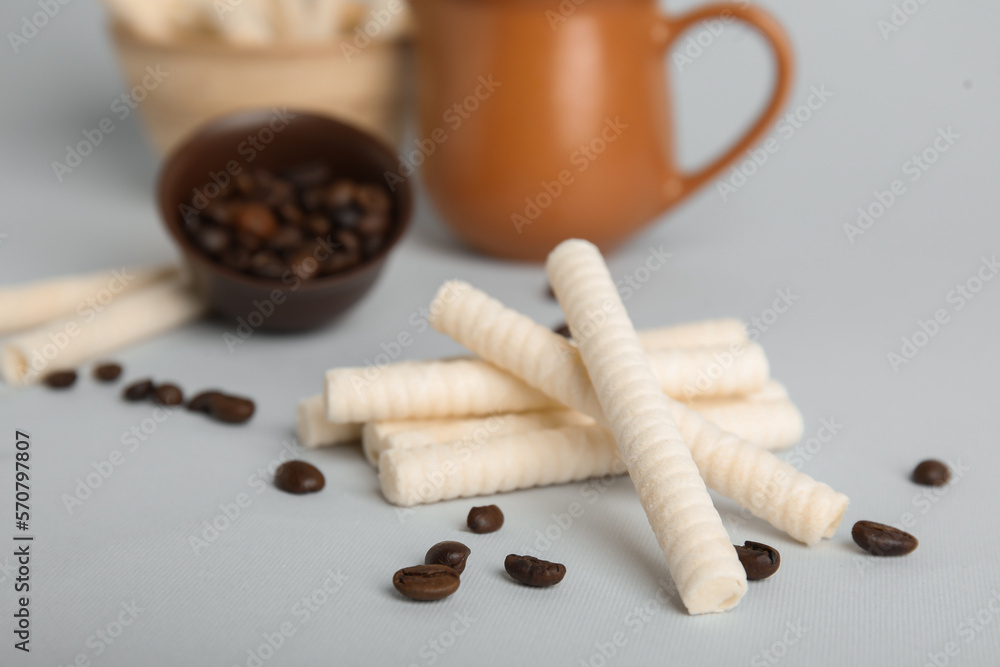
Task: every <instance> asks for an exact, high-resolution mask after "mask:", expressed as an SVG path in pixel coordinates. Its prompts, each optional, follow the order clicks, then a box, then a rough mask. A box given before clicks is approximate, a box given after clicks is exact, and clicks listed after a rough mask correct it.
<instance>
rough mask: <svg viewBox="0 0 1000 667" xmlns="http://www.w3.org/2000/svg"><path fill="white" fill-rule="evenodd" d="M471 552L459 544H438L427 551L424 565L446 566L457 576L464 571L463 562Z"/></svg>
mask: <svg viewBox="0 0 1000 667" xmlns="http://www.w3.org/2000/svg"><path fill="white" fill-rule="evenodd" d="M470 553H472V550H471V549H469V547H467V546H465V545H464V544H462V543H461V542H450V541H449V542H438V543H437V544H435V545H434V546H432V547H431V548H430V549H428V550H427V555H426V556H424V564H425V565H447V566H448V567H450V568H451V569H453V570H455V572H458V573H459V574H462V572H464V571H465V560H466V559H467V558H468V557H469V554H470Z"/></svg>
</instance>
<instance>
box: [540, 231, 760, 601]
mask: <svg viewBox="0 0 1000 667" xmlns="http://www.w3.org/2000/svg"><path fill="white" fill-rule="evenodd" d="M546 267H547V270H548V274H549V282H550V283H551V285H552V289H553V291H554V292H555V293H556V297H557V298H558V299H559V304H560V305H561V306H562V308H563V312H564V313H565V314H566V321H567V322H568V323H569V327H570V331H571V332H573V338H574V339H575V340H576V341H577V343H578V345H579V346H580V358H581V359H582V360H583V363H584V366H585V367H586V369H587V371H588V374H589V375H590V379H591V381H592V383H593V388H594V391H595V392H596V394H597V397H598V401H599V402H600V404H601V408H602V409H603V412H604V415H605V418H606V420H607V423H608V425H609V426H610V427H611V432H612V433H613V434H614V436H615V441H616V442H617V443H618V449H619V451H620V452H621V455H622V459H623V460H624V461H625V464H626V466H627V467H628V471H629V475H630V476H631V477H632V481H633V483H634V484H635V488H636V492H637V493H638V494H639V502H641V503H642V507H643V509H644V510H645V511H646V518H648V519H649V525H650V526H651V527H652V529H653V534H654V535H656V539H657V542H659V544H660V549H661V550H662V551H663V555H664V557H665V558H666V560H667V565H668V567H669V568H670V575H671V576H672V577H673V579H674V582H675V583H676V584H677V590H678V591H679V592H680V596H681V600H683V602H684V606H685V607H687V609H688V612H689V613H691V614H704V613H711V612H721V611H725V610H727V609H731V608H732V607H735V606H736V605H737V604H738V603H739V601H740V599H741V598H742V597H743V595H744V594H746V590H747V580H746V572H745V571H744V569H743V566H742V565H741V564H740V560H739V558H738V557H737V554H736V552H735V550H734V549H733V544H732V541H731V540H730V539H729V535H728V533H726V529H725V527H724V526H723V525H722V518H721V517H720V516H719V513H718V512H717V511H716V509H715V506H714V505H713V504H712V498H711V496H709V495H708V488H707V487H706V486H705V482H704V480H702V478H701V475H700V474H699V472H698V467H697V466H696V465H695V462H694V460H693V459H692V458H691V451H690V450H689V449H688V447H687V445H686V444H685V443H684V438H683V437H682V436H681V433H680V431H679V430H678V428H677V424H676V423H675V422H674V417H673V415H672V414H671V412H670V406H669V404H668V402H667V397H666V396H665V395H664V393H663V392H662V391H661V390H660V387H659V383H658V382H657V380H656V376H655V375H654V374H653V369H652V367H651V366H650V364H649V359H648V358H647V356H646V352H645V351H644V350H643V349H642V345H641V344H640V343H639V336H638V335H637V334H636V332H635V328H634V327H633V326H632V321H631V320H630V319H629V317H628V314H627V313H626V312H625V305H624V304H623V303H622V300H621V297H620V296H619V294H618V290H617V288H616V287H615V283H614V280H613V279H612V278H611V274H610V273H609V272H608V268H607V265H606V264H605V263H604V259H603V258H602V257H601V254H600V252H599V251H598V250H597V248H596V247H594V245H593V244H591V243H588V242H586V241H579V240H570V241H565V242H563V243H561V244H559V245H558V246H557V247H556V249H555V250H553V251H552V253H551V254H550V255H549V258H548V262H547V264H546Z"/></svg>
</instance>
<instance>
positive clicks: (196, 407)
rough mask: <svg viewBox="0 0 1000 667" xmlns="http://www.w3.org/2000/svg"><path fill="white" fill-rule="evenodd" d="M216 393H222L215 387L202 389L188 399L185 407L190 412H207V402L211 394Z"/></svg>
mask: <svg viewBox="0 0 1000 667" xmlns="http://www.w3.org/2000/svg"><path fill="white" fill-rule="evenodd" d="M216 394H219V395H222V392H221V391H217V390H215V389H209V390H208V391H203V392H201V393H199V394H197V395H196V396H195V397H194V398H192V399H191V400H190V401H188V404H187V409H188V410H190V411H191V412H206V413H207V412H208V404H209V401H210V400H211V398H212V396H215V395H216Z"/></svg>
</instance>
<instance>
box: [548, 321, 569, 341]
mask: <svg viewBox="0 0 1000 667" xmlns="http://www.w3.org/2000/svg"><path fill="white" fill-rule="evenodd" d="M552 330H553V331H555V332H556V333H557V334H559V335H560V336H562V337H564V338H572V337H573V334H572V333H571V332H570V330H569V325H568V324H566V323H565V322H563V323H562V324H560V325H559V326H557V327H552Z"/></svg>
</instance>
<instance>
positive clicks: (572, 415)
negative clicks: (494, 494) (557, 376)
mask: <svg viewBox="0 0 1000 667" xmlns="http://www.w3.org/2000/svg"><path fill="white" fill-rule="evenodd" d="M593 421H594V420H593V419H591V418H590V417H586V416H584V415H581V414H580V413H579V412H576V411H575V410H550V411H545V412H521V413H508V414H499V415H490V416H489V417H480V418H476V419H449V420H426V421H421V420H413V421H395V422H372V423H369V424H365V428H364V431H363V433H364V435H363V438H362V446H363V449H364V452H365V456H366V457H367V458H368V461H369V462H370V463H371V464H372V465H376V466H377V465H378V462H379V456H380V455H381V454H382V452H384V451H386V450H388V449H412V448H414V447H420V446H422V445H430V444H439V443H447V442H457V441H459V440H466V441H474V442H485V441H487V440H491V439H494V438H498V437H503V436H507V435H514V434H519V433H529V432H531V431H541V430H545V429H552V428H560V427H563V426H574V425H581V424H592V423H593Z"/></svg>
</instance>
